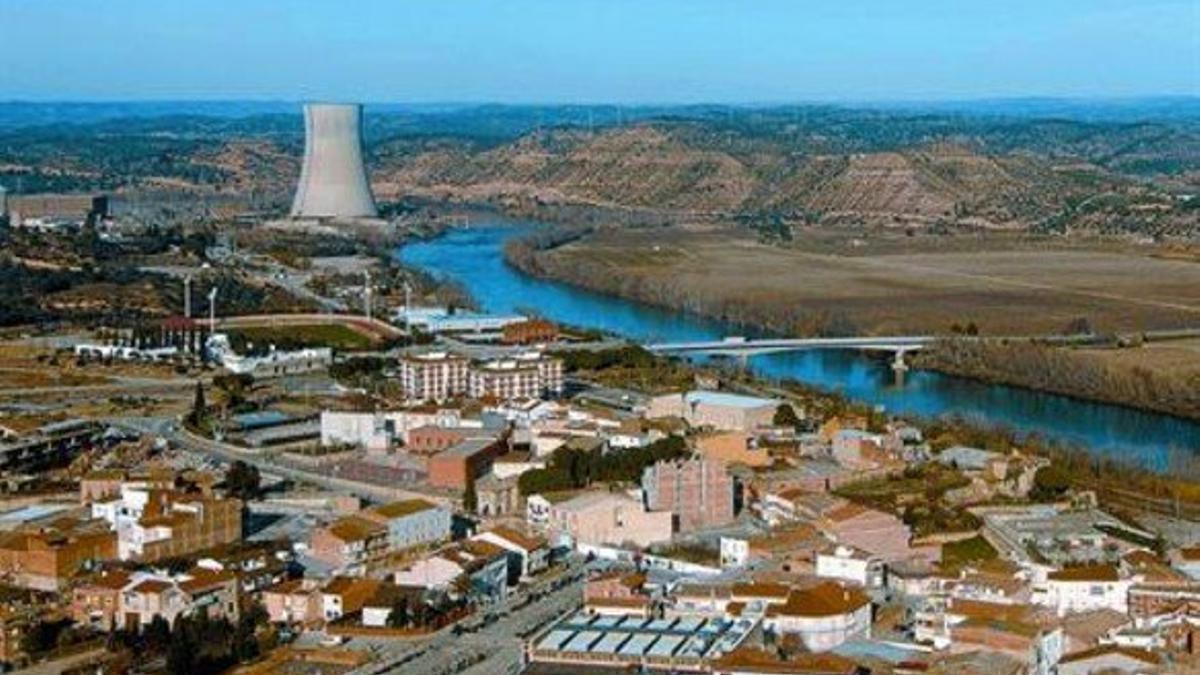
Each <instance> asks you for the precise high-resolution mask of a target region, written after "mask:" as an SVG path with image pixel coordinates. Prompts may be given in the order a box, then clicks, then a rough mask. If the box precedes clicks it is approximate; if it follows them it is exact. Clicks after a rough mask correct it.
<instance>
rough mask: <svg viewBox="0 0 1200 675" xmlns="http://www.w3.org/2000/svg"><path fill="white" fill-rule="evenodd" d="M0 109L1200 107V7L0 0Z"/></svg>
mask: <svg viewBox="0 0 1200 675" xmlns="http://www.w3.org/2000/svg"><path fill="white" fill-rule="evenodd" d="M0 25H5V26H7V27H13V28H15V30H10V31H8V32H7V34H6V35H5V39H4V40H3V41H2V42H0V60H2V61H3V62H5V63H6V68H5V69H3V71H0V100H28V101H33V102H57V101H66V102H109V101H114V102H126V101H128V102H140V101H247V100H254V101H301V100H312V99H336V100H355V101H364V102H372V101H375V102H405V103H407V104H413V105H415V104H426V103H428V104H471V103H500V104H513V105H601V104H619V105H691V104H715V105H780V104H784V105H786V104H804V103H816V104H822V103H831V104H841V105H847V104H849V105H853V104H879V103H884V104H887V103H905V104H909V103H930V102H969V101H978V100H984V101H989V100H1008V99H1031V98H1033V99H1080V100H1094V99H1099V100H1114V99H1130V98H1147V97H1164V96H1187V97H1194V96H1197V95H1198V94H1200V2H1195V1H1193V0H1150V1H1148V2H1141V3H1136V4H1135V5H1133V6H1130V3H1127V2H1121V1H1119V0H1094V1H1092V2H1088V3H1083V4H1082V6H1081V3H1078V2H1069V1H1068V0H1013V1H1012V2H1008V3H1003V5H1002V6H996V5H992V4H989V5H987V6H963V3H956V2H951V1H950V0H924V1H922V2H910V3H904V4H900V3H894V2H887V1H885V0H864V1H863V2H859V3H854V4H853V6H850V3H843V2H833V1H832V0H814V1H813V2H807V3H792V2H783V1H781V0H764V1H762V2H755V3H727V2H719V1H717V0H692V1H690V2H686V1H684V0H659V1H658V2H632V1H623V0H609V1H601V0H579V1H577V2H552V1H548V0H514V1H512V2H506V3H493V2H484V1H481V0H463V1H462V2H457V3H443V2H409V3H402V4H399V5H397V4H395V3H388V2H383V1H382V0H363V1H361V2H357V3H354V4H353V5H352V6H350V7H346V6H344V5H341V4H335V3H331V2H319V1H316V0H308V1H303V2H295V3H287V6H283V3H272V2H267V1H265V0H242V1H240V2H239V1H235V0H207V1H201V0H178V1H176V2H170V3H162V2H154V1H152V0H123V1H121V2H107V3H105V2H100V1H99V0H60V1H58V2H38V1H33V0H7V1H6V2H4V3H3V4H2V5H0Z"/></svg>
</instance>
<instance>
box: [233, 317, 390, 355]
mask: <svg viewBox="0 0 1200 675" xmlns="http://www.w3.org/2000/svg"><path fill="white" fill-rule="evenodd" d="M226 332H227V333H228V334H229V339H230V341H231V342H232V343H233V346H234V349H237V350H238V351H243V350H244V349H245V345H246V344H247V343H253V344H254V346H255V348H256V349H259V348H264V347H266V346H267V345H275V347H276V349H300V348H304V347H332V348H334V349H337V350H339V351H359V350H364V349H370V348H371V346H372V342H371V338H369V337H367V336H366V335H363V334H362V333H359V332H358V331H355V330H352V329H350V328H347V327H346V326H342V325H338V324H313V325H309V326H256V327H252V328H231V329H229V330H228V331H226Z"/></svg>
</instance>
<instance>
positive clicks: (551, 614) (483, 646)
mask: <svg viewBox="0 0 1200 675" xmlns="http://www.w3.org/2000/svg"><path fill="white" fill-rule="evenodd" d="M582 569H583V567H582V565H579V564H578V563H576V564H575V565H573V566H572V567H570V568H568V569H567V570H566V571H564V572H563V573H562V574H560V575H559V576H557V577H556V578H555V579H552V580H546V581H542V582H540V583H539V584H538V585H537V587H535V588H534V589H531V590H530V591H526V592H522V593H521V594H519V595H517V596H516V598H515V599H512V598H510V602H509V603H508V607H510V608H511V609H507V610H506V609H504V608H499V609H497V608H492V609H490V610H487V611H489V612H492V613H496V614H497V617H498V618H496V619H495V620H494V621H492V622H491V623H489V624H487V625H485V626H483V627H481V628H478V629H477V630H475V631H474V632H465V633H462V634H461V635H455V634H454V631H453V629H451V628H447V629H443V630H442V631H441V632H439V633H438V634H436V635H435V636H434V637H433V638H431V639H430V640H428V641H425V642H421V643H413V642H407V643H403V644H400V645H396V643H395V641H392V645H391V646H390V647H389V646H387V645H372V646H373V647H375V648H376V650H379V651H384V650H386V652H385V653H386V654H387V656H385V657H384V658H383V659H381V660H379V661H377V662H374V663H370V664H368V665H366V666H363V667H361V668H359V669H357V670H354V671H352V672H351V673H349V674H348V675H390V674H392V673H422V675H448V674H449V673H459V672H464V671H466V672H471V673H479V674H480V675H482V674H484V673H487V674H489V675H500V674H505V673H517V672H520V670H521V668H522V666H523V654H524V636H526V635H530V634H532V633H534V632H536V631H538V630H540V629H541V628H542V627H544V626H545V625H547V624H549V623H550V622H551V621H553V620H555V619H557V618H559V617H561V616H564V615H566V614H568V613H570V612H573V611H575V610H577V609H578V608H579V606H580V605H581V604H582V602H583V575H582ZM559 579H563V580H566V581H565V583H564V585H562V586H561V587H559V588H557V589H553V587H552V583H553V582H554V581H557V580H559ZM539 593H540V594H541V595H540V597H538V598H537V599H534V600H531V601H529V602H527V603H526V604H519V603H521V602H523V601H525V600H526V599H527V598H528V597H530V595H531V594H532V595H537V594H539ZM355 639H356V640H357V639H358V638H355Z"/></svg>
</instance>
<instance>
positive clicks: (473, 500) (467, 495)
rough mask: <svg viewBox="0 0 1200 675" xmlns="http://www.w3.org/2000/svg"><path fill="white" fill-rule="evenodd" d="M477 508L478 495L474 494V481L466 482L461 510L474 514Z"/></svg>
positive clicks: (471, 479)
mask: <svg viewBox="0 0 1200 675" xmlns="http://www.w3.org/2000/svg"><path fill="white" fill-rule="evenodd" d="M478 507H479V495H477V494H476V493H475V479H474V478H469V479H468V480H467V489H466V490H465V491H464V492H463V509H464V510H466V511H467V513H475V510H476V509H477V508H478Z"/></svg>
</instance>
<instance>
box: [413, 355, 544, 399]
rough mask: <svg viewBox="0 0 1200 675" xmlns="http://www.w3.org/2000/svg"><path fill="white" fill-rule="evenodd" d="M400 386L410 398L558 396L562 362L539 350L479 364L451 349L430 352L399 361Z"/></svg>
mask: <svg viewBox="0 0 1200 675" xmlns="http://www.w3.org/2000/svg"><path fill="white" fill-rule="evenodd" d="M400 386H401V387H402V388H403V389H404V396H405V398H406V399H408V400H409V401H439V402H440V401H445V400H447V399H451V398H455V397H457V396H464V395H468V396H471V397H472V398H483V397H491V398H495V399H499V400H501V401H511V400H514V399H522V398H531V399H533V398H542V397H543V396H557V395H559V394H561V393H562V390H563V364H562V361H561V360H559V359H556V358H552V357H548V356H544V355H542V354H540V353H537V352H528V353H525V354H519V355H517V356H514V357H510V358H505V359H496V360H493V361H486V362H483V363H477V364H472V363H471V362H470V360H469V359H467V358H466V357H465V356H459V355H457V354H451V353H449V352H428V353H425V354H415V355H410V356H405V357H404V358H402V359H401V360H400Z"/></svg>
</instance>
